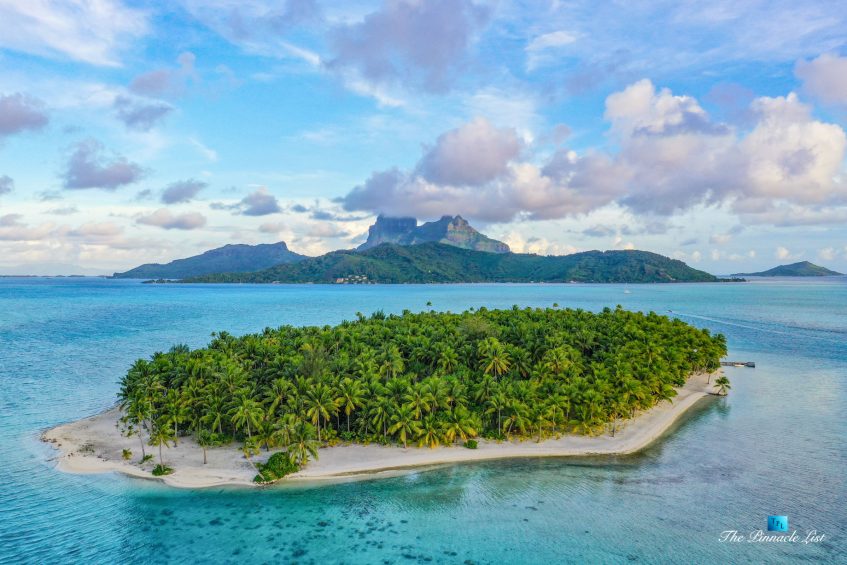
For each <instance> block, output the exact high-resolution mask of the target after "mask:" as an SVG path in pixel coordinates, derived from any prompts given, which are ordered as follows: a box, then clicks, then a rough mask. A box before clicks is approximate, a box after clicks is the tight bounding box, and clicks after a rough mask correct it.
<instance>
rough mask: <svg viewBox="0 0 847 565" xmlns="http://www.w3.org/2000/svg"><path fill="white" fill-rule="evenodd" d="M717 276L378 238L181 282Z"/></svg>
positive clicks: (609, 256) (659, 264)
mask: <svg viewBox="0 0 847 565" xmlns="http://www.w3.org/2000/svg"><path fill="white" fill-rule="evenodd" d="M718 280H719V279H718V278H717V277H715V276H714V275H711V274H709V273H706V272H704V271H698V270H697V269H693V268H691V267H689V266H688V265H686V264H685V263H683V262H682V261H678V260H675V259H669V258H668V257H663V256H662V255H657V254H656V253H649V252H647V251H587V252H584V253H574V254H572V255H562V256H553V255H550V256H544V255H532V254H525V253H488V252H484V251H473V250H470V249H462V248H459V247H456V246H453V245H446V244H442V243H422V244H419V245H410V246H401V245H395V244H392V243H383V244H381V245H379V246H377V247H373V248H370V249H365V250H364V251H352V250H347V251H333V252H331V253H327V254H326V255H322V256H320V257H314V258H310V259H305V260H303V261H299V262H297V263H292V264H287V265H277V266H276V267H272V268H270V269H266V270H264V271H258V272H255V273H222V274H215V275H205V276H201V277H191V278H188V279H185V280H184V281H183V282H186V283H379V284H400V283H483V282H498V283H507V282H515V283H529V282H536V283H539V282H549V283H554V282H555V283H562V282H565V283H567V282H590V283H661V282H717V281H718Z"/></svg>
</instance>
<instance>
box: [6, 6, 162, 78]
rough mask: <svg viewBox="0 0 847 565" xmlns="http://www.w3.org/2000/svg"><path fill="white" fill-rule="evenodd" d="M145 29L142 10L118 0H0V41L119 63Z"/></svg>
mask: <svg viewBox="0 0 847 565" xmlns="http://www.w3.org/2000/svg"><path fill="white" fill-rule="evenodd" d="M148 30H149V24H148V16H147V14H146V13H145V12H144V11H142V10H138V9H135V8H130V7H128V6H125V5H124V4H123V3H122V2H120V1H119V0H25V1H20V0H0V46H2V47H5V48H7V49H13V50H16V51H23V52H25V53H31V54H34V55H41V56H48V57H57V56H58V57H61V58H68V59H73V60H76V61H81V62H84V63H91V64H94V65H103V66H118V65H119V64H120V53H121V51H123V50H125V49H126V48H127V47H128V46H129V45H130V44H131V43H132V42H133V41H134V40H135V39H137V38H139V37H142V36H144V35H145V34H146V33H147V32H148Z"/></svg>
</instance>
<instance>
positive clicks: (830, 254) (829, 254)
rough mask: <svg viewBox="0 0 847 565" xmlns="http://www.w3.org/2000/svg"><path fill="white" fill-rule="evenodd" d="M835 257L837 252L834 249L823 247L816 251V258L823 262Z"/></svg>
mask: <svg viewBox="0 0 847 565" xmlns="http://www.w3.org/2000/svg"><path fill="white" fill-rule="evenodd" d="M837 255H838V250H836V249H835V248H834V247H824V248H823V249H820V250H818V257H820V258H821V259H823V260H824V261H832V260H833V259H835V257H836V256H837Z"/></svg>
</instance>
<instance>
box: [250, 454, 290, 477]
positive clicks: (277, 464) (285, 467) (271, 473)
mask: <svg viewBox="0 0 847 565" xmlns="http://www.w3.org/2000/svg"><path fill="white" fill-rule="evenodd" d="M256 469H257V470H258V471H259V474H258V475H256V476H255V477H254V478H253V482H255V483H271V482H273V481H278V480H279V479H281V478H283V477H285V476H286V475H290V474H291V473H296V472H297V471H299V470H300V466H299V465H297V464H296V463H295V462H294V461H293V460H292V457H291V454H289V453H288V452H287V451H281V452H279V453H274V454H273V455H271V456H270V458H268V461H267V463H259V464H257V465H256Z"/></svg>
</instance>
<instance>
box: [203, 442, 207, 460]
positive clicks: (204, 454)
mask: <svg viewBox="0 0 847 565" xmlns="http://www.w3.org/2000/svg"><path fill="white" fill-rule="evenodd" d="M205 464H206V444H205V443H204V444H203V465H205Z"/></svg>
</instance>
